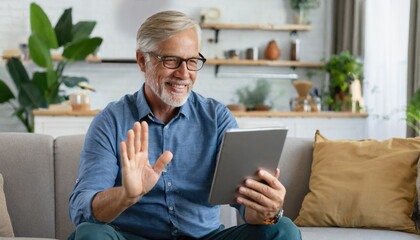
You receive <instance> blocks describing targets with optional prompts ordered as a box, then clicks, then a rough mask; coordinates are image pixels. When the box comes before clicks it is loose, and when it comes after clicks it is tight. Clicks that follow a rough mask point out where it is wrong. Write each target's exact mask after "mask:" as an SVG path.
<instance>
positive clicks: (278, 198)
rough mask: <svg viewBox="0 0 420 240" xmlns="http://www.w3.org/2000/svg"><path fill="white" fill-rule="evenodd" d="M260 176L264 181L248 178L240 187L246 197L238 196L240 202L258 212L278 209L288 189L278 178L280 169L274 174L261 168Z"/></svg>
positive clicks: (241, 192) (240, 191) (242, 194)
mask: <svg viewBox="0 0 420 240" xmlns="http://www.w3.org/2000/svg"><path fill="white" fill-rule="evenodd" d="M258 176H259V177H260V178H261V179H262V180H263V182H258V181H256V180H253V179H246V180H245V182H244V185H243V186H241V187H240V188H239V193H240V194H241V196H244V197H238V203H239V204H244V205H245V206H248V207H250V208H252V209H254V210H255V211H258V212H267V211H268V212H271V211H276V210H278V209H279V208H280V207H281V206H282V205H283V201H284V197H285V195H286V189H285V188H284V186H283V184H281V183H280V181H279V180H278V177H279V176H280V170H279V169H277V170H276V173H275V175H274V176H273V175H271V174H270V173H269V172H267V171H264V170H260V171H258Z"/></svg>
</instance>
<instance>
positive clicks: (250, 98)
mask: <svg viewBox="0 0 420 240" xmlns="http://www.w3.org/2000/svg"><path fill="white" fill-rule="evenodd" d="M270 89H271V84H270V83H269V82H268V81H267V80H265V79H260V80H258V81H257V83H256V86H255V88H254V89H250V88H249V86H246V87H243V88H240V89H238V90H237V91H236V94H237V95H238V97H239V103H241V104H244V105H245V106H246V109H247V110H249V111H252V110H254V111H268V110H270V108H271V107H270V106H268V105H267V104H266V100H267V98H268V95H269V94H270Z"/></svg>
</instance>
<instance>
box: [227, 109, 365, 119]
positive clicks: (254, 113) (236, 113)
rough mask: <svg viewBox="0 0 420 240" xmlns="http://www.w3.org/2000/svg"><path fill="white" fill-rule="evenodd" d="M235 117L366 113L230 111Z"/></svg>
mask: <svg viewBox="0 0 420 240" xmlns="http://www.w3.org/2000/svg"><path fill="white" fill-rule="evenodd" d="M232 113H233V115H234V116H235V117H261V118H263V117H269V118H270V117H273V118H275V117H279V118H281V117H282V118H284V117H303V118H367V117H368V114H367V113H353V112H330V111H322V112H288V111H287V112H286V111H232Z"/></svg>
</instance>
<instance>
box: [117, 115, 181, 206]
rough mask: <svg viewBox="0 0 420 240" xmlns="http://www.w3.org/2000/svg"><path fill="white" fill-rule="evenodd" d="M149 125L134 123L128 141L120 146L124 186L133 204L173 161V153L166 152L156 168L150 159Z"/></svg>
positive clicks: (150, 187) (151, 186)
mask: <svg viewBox="0 0 420 240" xmlns="http://www.w3.org/2000/svg"><path fill="white" fill-rule="evenodd" d="M148 137H149V132H148V125H147V123H146V122H142V123H141V124H140V123H139V122H135V123H134V127H133V129H130V130H129V131H128V133H127V140H126V141H122V142H121V144H120V149H121V161H122V185H123V188H124V192H125V195H126V197H127V199H129V200H130V202H131V203H135V202H137V201H138V200H139V199H140V198H141V197H142V196H143V195H145V194H146V193H148V192H149V191H150V190H151V189H152V188H153V187H154V186H155V185H156V183H157V181H158V180H159V177H160V175H161V173H162V171H163V169H164V168H165V167H166V165H167V164H168V163H169V162H170V161H171V160H172V156H173V155H172V153H171V152H170V151H165V152H164V153H163V154H162V155H161V156H160V157H159V159H158V160H157V161H156V163H155V165H154V166H151V165H150V162H149V159H148V145H149V142H148Z"/></svg>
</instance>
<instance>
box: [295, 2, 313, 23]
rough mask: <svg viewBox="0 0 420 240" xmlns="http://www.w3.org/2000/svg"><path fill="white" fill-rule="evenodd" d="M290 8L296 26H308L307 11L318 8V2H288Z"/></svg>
mask: <svg viewBox="0 0 420 240" xmlns="http://www.w3.org/2000/svg"><path fill="white" fill-rule="evenodd" d="M290 7H291V8H292V9H293V10H294V11H295V23H296V24H309V23H310V22H309V21H308V19H307V15H308V11H309V10H311V9H315V8H318V7H319V0H290Z"/></svg>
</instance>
